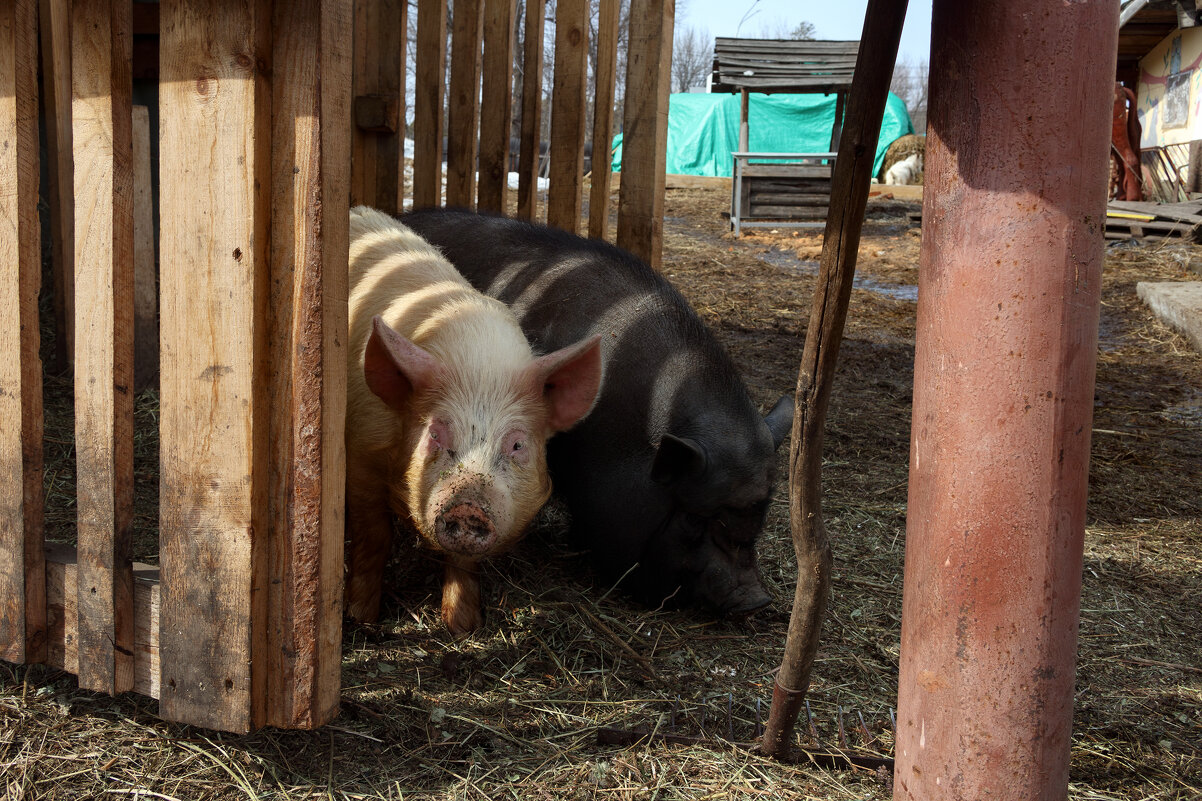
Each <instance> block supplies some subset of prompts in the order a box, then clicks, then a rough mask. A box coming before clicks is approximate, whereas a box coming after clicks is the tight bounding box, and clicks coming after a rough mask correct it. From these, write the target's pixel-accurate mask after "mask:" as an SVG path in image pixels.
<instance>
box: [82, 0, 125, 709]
mask: <svg viewBox="0 0 1202 801" xmlns="http://www.w3.org/2000/svg"><path fill="white" fill-rule="evenodd" d="M72 23H73V24H72V26H71V63H72V67H73V68H72V71H71V123H72V142H73V145H74V154H75V195H74V196H75V292H76V298H77V300H78V301H79V302H78V303H76V304H75V331H76V334H77V336H76V338H75V457H76V464H77V470H76V476H77V478H76V493H77V507H78V511H77V515H78V531H79V540H78V546H77V547H78V553H79V577H78V583H79V599H78V609H79V686H80V687H82V688H85V689H89V690H99V691H102V692H110V693H117V692H124V691H125V690H128V689H130V688H131V687H132V686H133V659H132V652H133V651H132V649H133V603H134V589H133V573H132V567H131V562H130V556H131V553H130V532H129V527H130V523H131V521H132V517H133V480H134V468H133V419H134V413H133V234H134V228H133V133H132V128H133V105H132V99H131V98H132V91H133V86H132V81H131V78H130V58H131V52H132V31H131V28H132V20H131V12H130V7H129V5H128V4H125V3H114V2H112V0H74V3H73V5H72Z"/></svg>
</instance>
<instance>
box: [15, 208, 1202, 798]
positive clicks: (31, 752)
mask: <svg viewBox="0 0 1202 801" xmlns="http://www.w3.org/2000/svg"><path fill="white" fill-rule="evenodd" d="M726 203H727V198H726V195H725V194H724V193H722V192H720V191H714V190H674V191H673V192H671V193H669V197H668V217H669V220H668V237H667V240H666V244H665V266H664V269H665V272H667V273H668V274H669V275H670V276H671V277H672V280H673V281H675V282H676V283H677V284H678V285H679V286H680V287H681V288H682V290H683V291H684V292H685V294H686V295H687V296H688V297H689V298H690V299H691V300H692V301H693V303H694V304H695V305H696V306H697V308H698V309H699V310H700V312H701V313H702V315H703V316H704V317H705V319H706V321H707V322H708V323H710V324H711V325H712V326H713V327H714V329H715V330H716V332H717V333H718V336H719V337H720V338H721V339H722V341H723V342H724V343H725V344H726V345H727V346H728V347H729V349H730V350H731V351H732V352H733V354H734V355H735V358H736V359H737V361H738V363H739V364H740V366H741V367H743V369H744V370H745V372H746V375H747V379H748V383H749V385H750V386H751V389H752V392H753V395H754V397H755V398H756V400H757V401H758V402H760V403H762V404H764V405H765V406H767V405H768V404H770V403H771V402H772V401H773V400H775V398H776V397H778V396H779V395H780V394H782V393H783V392H787V391H791V389H792V387H793V383H794V381H795V379H796V369H797V362H798V358H799V356H800V350H801V340H802V335H803V332H804V329H805V322H806V314H807V308H808V304H809V296H810V292H811V291H812V287H813V278H812V276H811V275H809V274H807V272H806V266H805V265H804V264H801V265H800V266H798V265H795V264H793V263H792V262H791V261H790V259H796V260H797V261H799V262H806V261H812V260H815V259H816V258H817V252H818V248H819V247H820V242H819V238H818V237H817V235H811V234H807V233H800V232H799V233H797V234H796V235H794V233H793V232H791V231H789V230H784V229H782V230H781V231H780V232H778V233H770V232H764V233H760V234H758V235H755V236H750V237H745V238H744V239H742V240H733V239H730V238H729V237H728V236H726V235H725V234H724V230H725V223H724V222H723V220H722V219H721V217H720V214H721V212H722V211H723V210H725V205H726ZM875 209H876V212H877V213H883V212H892V213H894V215H895V216H888V217H886V216H880V217H874V218H873V220H872V221H871V222H870V223H869V224H868V225H867V226H866V228H865V237H864V243H863V245H862V247H861V256H860V268H861V271H862V272H863V273H865V274H866V275H867V276H869V277H871V278H873V279H874V280H875V281H877V282H878V283H879V284H881V285H885V286H896V285H907V284H913V283H915V280H916V275H917V259H918V255H917V253H918V250H917V248H918V239H917V237H916V236H914V235H913V232H911V231H910V230H909V229H908V227H907V225H906V224H905V220H904V217H899V216H896V213H897V212H899V211H901V210H902V208H900V207H899V204H892V206H891V205H890V204H888V203H884V204H875ZM781 254H786V255H781ZM1197 254H1202V251H1199V250H1198V249H1197V248H1193V247H1176V248H1173V247H1170V248H1159V249H1156V248H1119V249H1112V250H1111V251H1110V252H1109V255H1108V259H1107V265H1106V272H1105V276H1104V299H1103V303H1104V307H1103V316H1102V326H1101V331H1102V338H1101V345H1100V353H1099V364H1098V386H1097V398H1098V405H1097V407H1096V410H1095V421H1094V425H1095V434H1094V451H1093V465H1092V478H1091V496H1090V503H1089V523H1088V530H1087V536H1086V554H1085V566H1086V569H1085V575H1084V597H1083V617H1082V623H1081V639H1080V654H1079V666H1078V681H1077V687H1078V689H1077V697H1076V714H1075V721H1074V740H1073V755H1072V766H1071V787H1070V793H1069V795H1070V798H1073V799H1144V798H1156V799H1193V798H1198V797H1199V796H1200V794H1202V756H1200V754H1199V743H1200V742H1202V639H1200V638H1199V637H1198V634H1197V630H1198V625H1197V618H1198V615H1199V602H1198V598H1199V597H1202V558H1200V556H1199V554H1200V549H1199V547H1198V546H1199V540H1200V538H1202V471H1200V461H1202V357H1200V356H1199V354H1197V353H1196V352H1194V351H1192V350H1191V349H1190V348H1189V347H1188V346H1187V344H1186V343H1185V341H1184V340H1183V339H1182V338H1181V337H1179V336H1177V335H1176V334H1174V333H1172V332H1170V331H1169V330H1168V329H1166V328H1164V327H1163V326H1161V325H1160V324H1159V323H1157V322H1155V321H1154V320H1153V318H1152V317H1151V315H1150V314H1149V313H1148V312H1147V310H1146V309H1145V308H1144V307H1143V306H1142V304H1140V303H1139V302H1138V300H1137V299H1136V298H1135V294H1134V282H1135V281H1136V280H1148V279H1152V280H1156V279H1171V278H1183V277H1186V276H1187V272H1186V270H1187V267H1188V264H1189V262H1190V261H1191V260H1193V259H1195V257H1196V255H1197ZM913 312H914V304H913V302H910V301H904V300H896V299H893V298H890V297H887V296H884V295H882V294H881V293H880V292H879V291H874V290H867V289H866V290H857V291H856V292H854V293H853V298H852V309H851V317H850V319H849V323H848V329H847V335H846V340H845V342H844V344H843V347H842V350H841V363H840V368H839V373H838V377H837V383H836V386H835V391H834V397H833V399H832V406H831V410H830V415H829V421H828V422H829V425H828V434H827V439H826V463H825V482H826V497H825V515H826V518H827V524H828V528H829V530H830V533H831V536H832V542H833V545H834V549H835V579H834V592H833V597H832V599H831V606H830V612H829V616H828V620H827V623H826V626H825V628H824V631H823V642H822V646H821V649H820V652H819V657H818V662H817V665H816V666H815V671H814V681H813V685H812V687H811V691H810V703H811V707H812V708H813V712H814V723H815V728H816V734H817V741H818V742H819V743H821V744H822V745H823V746H827V747H830V746H834V745H837V744H838V742H839V735H838V724H837V720H838V717H839V713H840V711H842V712H844V713H845V717H846V721H847V726H846V728H847V732H848V733H847V736H848V738H849V744H850V745H851V746H852V747H853V748H855V749H857V750H859V751H863V752H867V753H878V754H882V755H887V754H889V753H890V751H891V747H892V734H891V730H890V726H889V711H890V706H891V705H892V704H893V703H894V698H895V694H896V684H897V659H898V633H899V623H900V613H901V581H902V553H903V547H904V534H905V511H906V510H905V501H906V483H905V482H906V469H907V453H908V443H909V433H908V432H909V414H910V408H909V403H910V387H911V383H912V372H911V370H912V361H913V336H914V331H913ZM55 381H61V379H55V378H53V377H52V378H51V379H48V390H47V391H48V393H52V392H53V391H54V390H53V385H54V382H55ZM60 394H61V393H60ZM153 401H154V399H153V397H150V396H146V397H144V398H143V399H142V401H141V402H140V404H139V415H140V417H139V420H140V421H142V422H145V423H148V424H150V425H148V426H146V427H147V428H150V429H152V428H153V425H152V424H153V413H154V407H155V404H154V402H153ZM65 414H66V412H64V411H63V410H62V409H61V408H56V409H54V410H53V411H52V412H51V417H52V420H56V421H61V420H62V419H63V417H64V415H65ZM48 428H49V426H48ZM62 430H65V431H67V432H68V433H66V434H63V433H62ZM54 431H55V432H57V433H50V434H48V439H49V440H50V450H51V455H50V462H51V467H50V468H49V469H48V473H49V475H48V485H49V486H50V487H51V491H52V494H53V498H52V502H53V504H54V505H55V508H56V509H58V511H56V512H55V515H57V516H56V517H54V520H53V522H52V527H55V530H56V531H58V532H60V533H63V534H69V530H70V527H71V522H70V521H71V513H70V500H69V499H70V487H71V481H70V471H71V468H70V464H69V459H66V458H65V457H64V456H63V454H67V455H69V452H70V434H69V428H66V429H61V430H60V429H57V428H56V429H54ZM151 448H152V443H150V442H144V443H143V444H142V445H141V446H140V453H141V454H142V456H141V458H142V459H143V460H144V461H142V462H140V464H142V465H143V467H142V468H139V469H140V470H145V471H146V472H145V475H143V478H146V479H148V483H149V485H150V487H151V489H153V480H152V479H153V462H154V461H155V459H154V458H151V456H150V455H148V454H152V453H153V451H152V450H151ZM55 453H58V454H60V455H59V456H57V457H56V456H55V455H54V454H55ZM146 465H149V467H146ZM781 468H782V471H783V469H784V454H783V453H782V454H781ZM55 499H57V500H55ZM153 501H154V497H153V491H150V492H149V493H147V492H143V493H141V494H140V495H139V511H138V515H139V520H140V521H141V523H140V525H141V526H142V528H143V529H144V530H146V531H151V532H152V531H153V521H154V519H155V517H156V512H155V510H154V508H153ZM563 525H564V521H563V518H562V516H561V515H559V514H558V513H557V512H556V510H554V509H549V510H547V511H546V512H545V513H544V514H543V515H542V516H541V518H540V521H539V524H538V527H537V528H536V530H535V531H534V532H533V534H532V535H531V537H530V538H529V539H528V540H527V542H526V544H525V545H524V546H523V547H522V548H520V549H518V551H517V552H516V553H515V554H513V555H511V556H509V557H506V558H504V559H501V560H498V561H497V562H495V563H493V564H492V565H490V566H489V567H488V570H487V575H486V583H485V587H486V603H487V611H486V614H487V621H486V626H485V628H484V629H483V630H481V631H480V632H478V633H477V634H476V635H475V636H473V637H471V638H469V639H466V640H461V641H456V640H454V639H452V638H450V637H449V636H448V635H447V633H446V631H445V630H444V629H443V628H442V626H441V624H440V623H439V622H438V618H437V607H436V599H437V593H438V582H437V578H436V575H434V571H431V570H430V569H429V568H430V566H429V565H428V564H427V563H426V560H425V559H424V558H422V557H421V556H420V555H417V554H414V553H412V552H406V553H401V554H398V555H397V558H396V560H395V564H396V571H395V573H394V581H393V583H392V595H391V596H390V597H389V598H388V599H387V604H386V610H385V622H384V623H383V624H382V625H380V626H372V627H366V626H361V627H348V629H347V631H346V633H345V638H344V662H343V712H342V714H341V716H340V717H339V718H338V719H337V720H336V721H335V723H334V724H333V725H331V726H327V727H325V728H323V729H321V730H319V731H316V732H282V731H275V730H268V731H263V732H259V733H256V734H253V735H250V736H245V737H238V736H230V735H221V734H216V733H213V732H206V731H202V730H198V729H194V728H191V727H186V726H179V725H174V724H168V723H163V722H161V721H159V720H158V719H157V718H155V716H154V710H155V704H154V702H153V701H150V700H147V699H142V698H137V697H132V696H127V697H122V698H116V699H113V698H109V697H106V696H101V695H96V694H93V693H89V692H81V691H80V690H78V689H77V687H76V683H75V680H74V678H73V677H71V676H69V675H66V674H62V673H56V672H54V671H50V670H48V669H45V668H41V667H30V668H25V667H13V666H9V665H0V792H3V793H5V795H4V797H6V798H14V799H17V798H22V799H35V798H38V799H40V798H47V799H67V798H113V799H120V798H122V797H128V798H146V799H154V798H160V799H172V798H176V799H227V798H228V799H234V798H239V799H241V798H262V799H292V798H298V799H299V798H333V799H341V798H395V799H400V798H402V797H403V798H415V799H416V798H456V799H459V798H464V799H475V798H480V799H503V798H515V799H526V798H530V799H543V798H547V799H557V801H559V800H560V799H593V798H597V799H677V798H680V799H685V798H688V799H696V798H739V799H744V798H746V799H759V798H776V797H781V796H784V795H788V796H789V797H795V798H802V799H806V798H814V799H852V798H855V799H887V798H890V796H891V789H890V787H889V780H888V777H884V776H878V775H877V774H875V773H873V772H871V771H865V770H856V771H850V770H848V771H832V770H826V769H819V768H815V767H812V766H788V765H781V764H777V763H774V762H771V761H768V760H765V759H763V758H761V757H759V756H757V755H755V754H753V753H749V752H747V751H745V750H742V749H738V748H735V747H732V746H730V745H728V744H727V743H726V742H725V741H738V742H745V741H748V740H750V739H752V738H753V737H754V735H755V732H756V718H757V706H758V707H759V714H760V715H763V716H766V713H767V708H766V705H767V703H768V700H769V697H770V692H769V690H770V687H771V677H772V671H773V670H774V669H775V667H776V666H777V665H778V664H779V660H780V656H781V648H782V645H783V640H784V632H785V627H786V624H787V607H788V602H787V599H788V598H789V597H791V593H792V581H793V572H794V561H793V553H792V547H791V544H790V541H789V532H788V520H787V508H786V491H785V488H784V487H781V488H779V489H778V491H777V501H776V502H775V503H774V504H773V506H772V508H771V510H770V515H769V521H768V526H767V529H766V531H765V532H764V536H763V539H762V545H761V564H762V567H763V570H764V575H765V583H766V584H767V585H768V587H769V589H770V590H771V591H772V592H773V594H774V595H775V597H776V598H777V599H778V601H777V604H776V605H775V609H774V610H772V611H768V612H766V613H763V614H761V615H758V616H757V617H755V618H753V619H752V620H750V621H748V622H746V623H741V624H738V623H733V622H725V621H719V622H714V621H711V620H708V619H706V618H704V617H701V616H698V615H694V614H691V613H688V612H663V611H655V610H647V609H644V608H641V607H638V606H636V605H633V604H631V603H630V602H628V601H627V600H626V599H625V598H623V597H622V596H621V595H620V594H618V593H611V592H609V588H608V587H605V586H597V585H596V584H595V583H594V582H593V580H592V578H591V577H590V575H589V574H588V572H587V570H586V569H585V567H584V565H583V560H582V559H581V558H580V556H579V555H578V554H573V553H569V552H566V551H565V550H564V546H563V545H562V542H563V539H562V538H561V537H560V536H559V534H560V533H561V532H562V528H563ZM728 710H729V712H728ZM860 715H862V716H863V718H864V721H865V724H866V728H867V730H868V733H867V735H866V734H865V733H864V732H862V731H860V730H859V716H860ZM598 726H616V727H622V728H632V727H638V726H644V727H647V728H649V729H653V730H656V731H658V732H660V733H663V732H668V731H672V732H675V733H678V734H685V735H705V736H707V737H709V738H712V739H711V741H710V742H711V744H710V745H708V746H674V745H662V744H655V745H646V744H641V745H635V746H627V747H615V746H602V745H598V744H597V740H596V736H595V729H596V728H597V727H598ZM799 735H800V737H801V739H802V742H809V741H810V739H811V735H810V734H809V732H807V731H806V730H805V726H804V721H803V725H802V727H801V728H800V730H799Z"/></svg>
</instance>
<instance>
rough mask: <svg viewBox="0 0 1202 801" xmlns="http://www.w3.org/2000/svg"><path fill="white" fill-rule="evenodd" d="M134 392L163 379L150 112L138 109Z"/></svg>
mask: <svg viewBox="0 0 1202 801" xmlns="http://www.w3.org/2000/svg"><path fill="white" fill-rule="evenodd" d="M133 148H134V149H133V191H134V388H135V390H136V391H138V392H141V391H142V390H143V389H145V388H146V387H149V386H154V385H155V384H157V383H158V378H159V285H158V269H157V267H156V259H155V250H154V208H153V204H152V200H151V193H152V191H153V189H152V187H151V185H150V183H151V181H150V109H148V108H147V107H146V106H134V127H133Z"/></svg>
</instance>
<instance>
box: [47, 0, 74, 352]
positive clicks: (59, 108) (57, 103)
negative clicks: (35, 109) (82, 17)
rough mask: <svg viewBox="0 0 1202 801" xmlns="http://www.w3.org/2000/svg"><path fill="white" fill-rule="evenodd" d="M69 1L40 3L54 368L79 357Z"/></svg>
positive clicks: (51, 0)
mask: <svg viewBox="0 0 1202 801" xmlns="http://www.w3.org/2000/svg"><path fill="white" fill-rule="evenodd" d="M69 8H70V0H41V6H40V9H41V10H40V23H39V29H40V31H41V35H42V103H43V115H44V117H45V120H46V154H47V158H46V172H47V176H48V178H49V190H50V191H49V196H48V197H47V202H48V204H49V206H50V257H51V270H52V273H53V275H54V366H55V369H56V370H58V371H59V372H62V371H64V370H67V369H68V368H70V366H71V363H72V359H74V357H75V306H74V298H75V240H74V231H75V204H74V195H75V187H74V180H75V179H74V178H73V176H72V172H73V167H72V161H71V17H70V14H69V13H68V11H69Z"/></svg>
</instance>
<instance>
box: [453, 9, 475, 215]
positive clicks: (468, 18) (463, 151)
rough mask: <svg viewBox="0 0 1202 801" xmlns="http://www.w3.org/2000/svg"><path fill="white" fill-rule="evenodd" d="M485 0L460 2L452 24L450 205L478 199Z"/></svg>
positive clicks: (463, 203) (458, 204)
mask: <svg viewBox="0 0 1202 801" xmlns="http://www.w3.org/2000/svg"><path fill="white" fill-rule="evenodd" d="M483 31H484V0H458V2H456V3H455V16H454V19H453V20H452V22H451V82H450V84H449V86H448V89H447V205H448V206H463V207H468V206H471V205H472V203H473V202H474V201H475V199H476V151H477V147H478V144H479V143H478V140H477V138H476V136H477V133H478V132H479V125H480V39H481V37H482V36H483Z"/></svg>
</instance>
